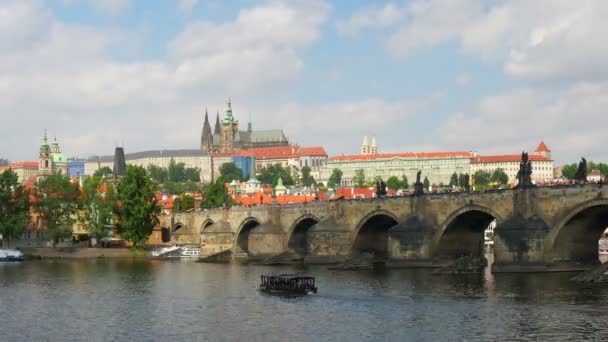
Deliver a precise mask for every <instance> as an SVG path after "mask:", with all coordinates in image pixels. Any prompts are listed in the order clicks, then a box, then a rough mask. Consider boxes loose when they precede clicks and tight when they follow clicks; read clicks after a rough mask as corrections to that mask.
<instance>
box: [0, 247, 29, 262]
mask: <svg viewBox="0 0 608 342" xmlns="http://www.w3.org/2000/svg"><path fill="white" fill-rule="evenodd" d="M23 259H24V258H23V253H21V252H20V251H18V250H16V249H0V261H23Z"/></svg>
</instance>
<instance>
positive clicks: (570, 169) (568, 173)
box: [562, 164, 578, 180]
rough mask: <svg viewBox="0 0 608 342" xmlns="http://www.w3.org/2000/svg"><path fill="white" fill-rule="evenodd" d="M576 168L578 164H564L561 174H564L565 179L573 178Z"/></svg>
mask: <svg viewBox="0 0 608 342" xmlns="http://www.w3.org/2000/svg"><path fill="white" fill-rule="evenodd" d="M577 170H578V165H576V164H569V165H564V167H563V168H562V176H564V178H566V179H569V180H573V179H574V177H575V175H576V171H577Z"/></svg>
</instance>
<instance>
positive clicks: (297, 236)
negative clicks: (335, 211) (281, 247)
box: [287, 214, 321, 256]
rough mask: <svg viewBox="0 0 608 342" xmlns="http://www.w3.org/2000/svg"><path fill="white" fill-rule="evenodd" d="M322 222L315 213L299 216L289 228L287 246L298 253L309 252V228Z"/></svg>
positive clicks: (303, 254) (304, 253)
mask: <svg viewBox="0 0 608 342" xmlns="http://www.w3.org/2000/svg"><path fill="white" fill-rule="evenodd" d="M319 222H321V220H319V218H317V217H316V216H314V215H311V214H306V215H303V216H301V217H300V218H298V219H297V220H296V221H295V222H294V223H293V224H292V225H291V227H290V228H289V232H288V234H287V236H288V237H289V238H288V240H287V248H288V249H290V250H293V251H294V252H296V253H297V254H298V255H301V256H305V255H307V254H308V230H309V229H310V228H312V227H313V226H314V225H315V224H317V223H319Z"/></svg>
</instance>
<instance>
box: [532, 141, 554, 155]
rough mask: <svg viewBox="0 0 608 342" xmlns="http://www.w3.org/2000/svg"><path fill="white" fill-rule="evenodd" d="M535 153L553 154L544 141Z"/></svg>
mask: <svg viewBox="0 0 608 342" xmlns="http://www.w3.org/2000/svg"><path fill="white" fill-rule="evenodd" d="M534 152H551V150H550V149H549V148H548V147H547V145H545V142H544V141H541V142H540V144H539V145H538V147H537V148H536V151H534Z"/></svg>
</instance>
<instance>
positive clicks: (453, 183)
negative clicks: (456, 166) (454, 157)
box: [450, 172, 458, 187]
mask: <svg viewBox="0 0 608 342" xmlns="http://www.w3.org/2000/svg"><path fill="white" fill-rule="evenodd" d="M450 186H451V187H457V186H458V175H457V174H456V172H454V173H453V174H452V177H450Z"/></svg>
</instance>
